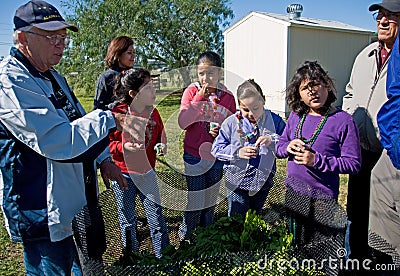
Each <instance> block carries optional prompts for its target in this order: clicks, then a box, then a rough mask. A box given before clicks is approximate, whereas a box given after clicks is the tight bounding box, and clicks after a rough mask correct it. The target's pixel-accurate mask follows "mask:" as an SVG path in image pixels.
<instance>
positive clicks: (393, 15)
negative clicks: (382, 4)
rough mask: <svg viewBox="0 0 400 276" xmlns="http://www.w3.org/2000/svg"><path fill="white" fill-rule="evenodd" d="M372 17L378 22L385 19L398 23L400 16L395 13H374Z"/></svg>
mask: <svg viewBox="0 0 400 276" xmlns="http://www.w3.org/2000/svg"><path fill="white" fill-rule="evenodd" d="M372 16H373V17H374V20H376V21H381V20H382V18H383V17H385V18H386V19H387V20H388V21H389V22H392V23H397V21H398V20H399V14H398V13H393V12H383V11H378V12H375V13H373V14H372Z"/></svg>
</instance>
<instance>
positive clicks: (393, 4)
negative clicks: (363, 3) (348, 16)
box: [369, 0, 400, 12]
mask: <svg viewBox="0 0 400 276" xmlns="http://www.w3.org/2000/svg"><path fill="white" fill-rule="evenodd" d="M380 8H384V9H385V10H388V11H390V12H400V0H383V1H382V3H378V4H372V5H371V6H369V11H376V10H379V9H380Z"/></svg>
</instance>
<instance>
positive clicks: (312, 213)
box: [73, 172, 347, 275]
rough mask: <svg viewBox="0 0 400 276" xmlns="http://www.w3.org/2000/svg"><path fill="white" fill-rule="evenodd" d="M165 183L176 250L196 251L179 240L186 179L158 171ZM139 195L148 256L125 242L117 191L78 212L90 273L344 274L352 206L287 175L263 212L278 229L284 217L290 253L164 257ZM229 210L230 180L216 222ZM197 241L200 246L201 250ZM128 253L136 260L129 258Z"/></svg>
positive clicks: (141, 242)
mask: <svg viewBox="0 0 400 276" xmlns="http://www.w3.org/2000/svg"><path fill="white" fill-rule="evenodd" d="M223 179H224V178H223ZM157 180H158V182H159V183H162V185H159V190H160V195H161V202H162V205H163V209H162V212H163V216H164V218H165V221H166V224H167V228H168V236H169V240H170V243H171V245H172V248H174V249H173V250H178V251H179V249H180V248H181V247H183V248H186V249H187V250H188V251H189V252H190V250H191V245H190V242H189V243H186V244H183V242H182V241H181V240H180V238H179V228H180V226H181V223H182V217H183V213H184V211H183V210H184V209H185V205H187V202H185V201H182V202H181V201H180V200H177V199H178V198H185V197H187V191H186V190H185V189H186V178H185V176H184V175H182V174H181V173H177V172H157ZM163 185H164V187H162V186H163ZM165 187H170V189H169V190H171V191H173V195H171V194H166V190H165ZM171 187H172V189H171ZM178 191H181V193H179V192H178ZM185 192H186V193H185ZM132 200H136V201H137V203H136V210H135V211H136V214H137V223H136V227H135V229H136V240H137V244H138V251H139V252H140V254H133V255H132V252H130V251H132V246H131V242H130V241H129V242H128V240H126V242H123V239H122V236H123V235H122V234H121V229H120V225H119V219H118V211H117V202H116V197H115V194H114V192H113V190H112V189H108V190H106V191H104V192H102V193H101V194H100V196H99V205H98V206H89V207H88V206H85V208H83V209H82V210H81V211H80V212H79V213H78V214H77V215H76V217H75V219H74V221H73V229H74V237H75V241H76V244H77V249H78V250H77V251H78V255H79V260H80V263H81V265H82V270H83V272H84V274H85V275H337V274H338V273H339V271H340V270H341V269H343V263H344V261H343V259H344V257H345V253H346V252H345V250H344V249H343V247H344V246H343V245H344V236H345V231H346V222H347V217H346V213H345V211H344V209H343V208H342V207H341V206H340V205H338V203H337V201H336V200H335V199H332V198H329V197H327V196H325V194H324V193H322V192H320V191H318V190H315V189H312V188H311V187H310V186H308V185H306V184H304V183H300V182H299V181H295V180H293V179H291V180H290V179H288V178H287V177H286V176H285V175H283V174H280V173H276V174H275V176H274V178H273V185H272V187H271V189H270V191H269V193H268V196H267V199H266V201H265V204H264V206H263V209H262V212H261V214H260V215H261V217H262V219H263V220H264V221H265V222H266V223H267V224H268V225H271V227H272V228H274V227H275V226H276V225H278V224H277V222H283V224H284V225H285V228H286V230H287V233H289V234H290V235H291V239H292V242H291V246H289V247H287V248H286V250H284V251H282V250H279V251H274V250H271V248H267V247H269V246H266V248H256V249H254V247H253V248H252V249H251V250H245V251H243V250H240V248H239V247H237V249H236V247H233V248H231V249H230V250H229V251H225V252H217V253H215V254H211V253H210V254H202V255H200V256H199V255H197V256H196V257H190V255H186V256H189V257H187V258H184V257H182V259H176V258H169V257H168V256H167V254H164V255H163V257H162V258H161V259H157V258H155V257H154V251H153V244H152V240H151V238H150V232H149V223H148V222H147V219H146V214H145V211H144V209H143V205H142V204H141V202H140V201H139V200H138V199H137V198H136V199H132ZM166 201H169V203H167V204H166V203H165V202H166ZM227 210H228V203H227V200H226V185H225V184H224V180H222V181H221V182H220V183H219V185H218V190H217V203H216V205H215V211H214V222H215V221H219V219H222V218H223V217H226V216H227ZM280 225H282V223H281V224H280ZM224 231H225V232H229V230H226V229H225V230H224ZM227 234H228V233H227ZM271 242H272V241H271ZM124 243H125V244H124ZM255 243H257V242H255ZM194 246H195V245H193V250H198V247H194ZM128 255H130V256H131V257H129V258H130V259H129V258H128V259H129V260H131V261H132V262H126V260H127V258H126V257H127V256H128ZM132 256H133V257H132ZM138 256H139V257H138ZM141 256H145V257H141ZM146 256H147V257H146ZM182 256H184V255H182ZM135 257H137V258H136V259H135ZM146 258H147V259H146ZM168 258H169V259H168ZM122 259H124V260H125V262H122V261H121V260H122ZM281 259H284V260H285V261H282V260H281ZM146 260H150V261H146ZM327 260H331V264H329V265H328V262H327ZM280 262H281V263H282V264H281V263H280ZM332 262H333V264H332Z"/></svg>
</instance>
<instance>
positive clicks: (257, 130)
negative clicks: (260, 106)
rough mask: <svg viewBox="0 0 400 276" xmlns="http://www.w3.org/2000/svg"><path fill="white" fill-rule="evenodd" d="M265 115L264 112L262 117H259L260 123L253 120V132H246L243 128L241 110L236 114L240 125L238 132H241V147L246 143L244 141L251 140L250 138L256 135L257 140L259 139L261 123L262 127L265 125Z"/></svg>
mask: <svg viewBox="0 0 400 276" xmlns="http://www.w3.org/2000/svg"><path fill="white" fill-rule="evenodd" d="M264 117H265V116H264V114H263V115H262V116H261V118H260V119H259V121H260V124H258V122H257V121H256V122H251V124H252V125H253V126H254V129H253V130H252V131H251V132H249V133H246V134H244V133H243V128H242V120H243V116H242V113H240V112H239V113H238V114H236V118H237V125H238V129H237V132H238V134H239V141H240V146H241V147H243V145H244V143H245V142H244V141H249V140H251V139H253V138H254V137H256V139H255V141H257V139H258V138H259V137H260V134H261V132H260V128H259V125H261V127H262V126H263V125H264V120H265V118H264Z"/></svg>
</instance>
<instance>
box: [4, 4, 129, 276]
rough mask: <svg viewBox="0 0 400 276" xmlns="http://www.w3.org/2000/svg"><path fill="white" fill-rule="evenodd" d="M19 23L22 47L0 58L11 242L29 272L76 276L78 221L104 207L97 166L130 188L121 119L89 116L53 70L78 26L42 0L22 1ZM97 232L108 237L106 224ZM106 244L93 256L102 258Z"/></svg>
mask: <svg viewBox="0 0 400 276" xmlns="http://www.w3.org/2000/svg"><path fill="white" fill-rule="evenodd" d="M14 25H15V29H14V30H15V31H14V41H15V44H16V47H12V49H11V51H10V55H9V56H8V57H7V58H5V59H4V60H3V61H2V62H1V63H0V204H1V207H2V211H3V213H4V216H5V219H6V223H5V225H6V226H7V230H8V232H9V234H10V237H11V239H12V240H13V241H22V245H23V249H24V263H25V269H26V274H27V275H70V274H71V267H72V263H73V260H74V257H75V244H74V240H73V238H72V224H71V222H72V220H73V218H74V216H75V214H76V213H78V212H79V211H80V210H81V209H82V207H83V206H84V205H87V206H88V208H89V210H97V209H96V208H97V183H96V180H97V174H96V171H95V166H96V164H98V166H99V168H100V171H101V174H102V176H103V179H104V181H105V183H106V185H107V184H108V185H109V181H110V180H115V181H117V182H118V183H119V185H120V187H121V188H122V189H125V188H126V187H127V185H126V181H125V179H124V177H123V176H122V174H121V172H120V169H119V168H118V167H117V166H116V165H115V164H113V163H112V162H110V161H112V160H110V151H109V148H108V134H109V132H110V131H113V130H114V129H115V127H116V123H115V121H114V117H113V115H112V114H111V112H109V111H106V112H105V111H102V110H95V111H92V112H90V113H88V114H85V111H84V109H83V107H82V106H81V104H80V103H79V101H78V100H77V98H76V97H75V95H74V94H73V92H72V90H71V89H70V87H69V86H68V84H67V83H66V80H65V78H64V77H63V76H62V75H60V74H59V73H58V72H57V71H56V70H55V69H54V68H53V66H54V65H56V64H58V63H59V62H60V60H61V57H62V54H63V52H64V48H65V47H66V45H67V44H68V35H67V29H68V30H71V31H74V32H77V31H78V28H77V27H75V26H73V25H71V24H69V23H67V22H65V21H64V19H63V18H62V16H61V15H60V13H59V12H58V10H57V9H56V8H55V7H54V6H52V5H50V4H49V3H47V2H44V1H40V0H32V1H29V2H28V3H26V4H24V5H22V6H20V7H19V8H18V9H17V10H16V13H15V16H14ZM91 223H92V224H94V221H91ZM92 227H93V225H92ZM103 227H104V225H103ZM94 230H95V231H93V233H92V235H93V236H94V237H99V236H100V237H101V234H100V235H98V233H101V232H102V230H103V231H104V228H103V229H101V228H96V229H94ZM88 243H89V242H88ZM94 243H97V244H99V245H101V244H102V240H100V239H97V240H96V239H95V241H94ZM88 246H89V244H88ZM95 246H96V244H95ZM102 249H103V248H99V247H97V248H96V249H95V250H94V251H95V252H92V253H93V254H94V255H96V256H97V257H101V254H102V251H101V250H102Z"/></svg>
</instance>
